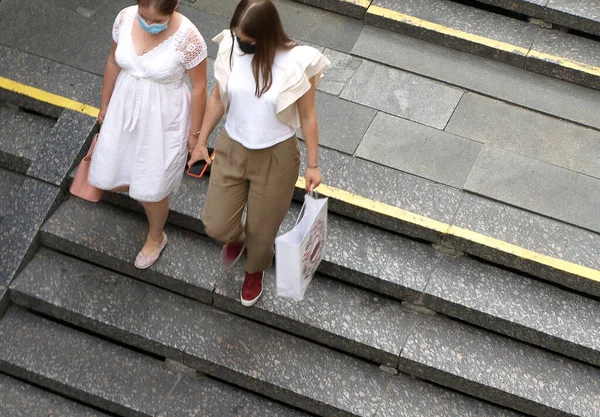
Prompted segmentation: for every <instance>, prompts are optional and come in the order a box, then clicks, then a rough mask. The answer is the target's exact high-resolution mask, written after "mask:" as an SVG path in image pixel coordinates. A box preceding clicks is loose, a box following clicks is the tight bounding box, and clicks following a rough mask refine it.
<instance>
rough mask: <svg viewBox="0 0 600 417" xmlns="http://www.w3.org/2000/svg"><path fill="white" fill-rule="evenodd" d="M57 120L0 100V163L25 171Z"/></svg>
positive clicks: (15, 169)
mask: <svg viewBox="0 0 600 417" xmlns="http://www.w3.org/2000/svg"><path fill="white" fill-rule="evenodd" d="M54 123H55V120H54V119H52V118H46V117H42V116H38V115H34V114H31V113H25V112H23V111H20V110H17V109H15V108H14V107H6V106H3V105H2V103H0V166H1V167H3V168H7V169H9V170H11V171H15V172H20V173H22V174H25V173H26V172H27V169H28V168H29V165H30V164H31V161H33V160H34V159H36V158H37V157H38V156H39V153H38V150H39V147H40V146H41V145H43V144H44V143H45V142H46V138H47V137H48V136H49V134H50V132H51V131H52V126H54Z"/></svg>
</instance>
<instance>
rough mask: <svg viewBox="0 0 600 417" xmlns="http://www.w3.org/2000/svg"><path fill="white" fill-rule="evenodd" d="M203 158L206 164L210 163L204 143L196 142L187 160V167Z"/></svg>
mask: <svg viewBox="0 0 600 417" xmlns="http://www.w3.org/2000/svg"><path fill="white" fill-rule="evenodd" d="M201 160H205V161H206V163H207V164H208V165H210V164H211V163H212V161H211V159H210V155H209V154H208V149H207V148H206V145H201V144H197V145H196V146H195V147H194V150H193V151H192V156H191V157H190V160H189V162H188V167H191V166H192V165H194V164H195V163H196V162H198V161H201Z"/></svg>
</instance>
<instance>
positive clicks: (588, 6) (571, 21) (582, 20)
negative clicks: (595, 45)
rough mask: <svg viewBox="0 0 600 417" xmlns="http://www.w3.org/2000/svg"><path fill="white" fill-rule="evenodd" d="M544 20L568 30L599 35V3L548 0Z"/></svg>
mask: <svg viewBox="0 0 600 417" xmlns="http://www.w3.org/2000/svg"><path fill="white" fill-rule="evenodd" d="M544 19H545V20H547V21H550V22H553V23H558V24H559V25H562V26H565V27H568V28H572V29H577V30H580V31H582V32H586V33H591V34H593V35H600V1H598V0H578V1H572V0H548V5H547V7H546V9H545V10H544Z"/></svg>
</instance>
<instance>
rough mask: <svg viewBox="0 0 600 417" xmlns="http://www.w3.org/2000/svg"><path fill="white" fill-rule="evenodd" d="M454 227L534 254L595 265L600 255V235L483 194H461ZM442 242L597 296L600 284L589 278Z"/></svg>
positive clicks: (485, 249) (461, 243) (475, 247)
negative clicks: (500, 201) (460, 202)
mask: <svg viewBox="0 0 600 417" xmlns="http://www.w3.org/2000/svg"><path fill="white" fill-rule="evenodd" d="M454 225H456V226H458V227H461V228H464V229H468V230H472V231H474V232H477V233H481V234H483V235H485V236H490V237H492V238H495V239H499V240H501V241H504V242H508V243H511V244H513V245H516V246H519V247H522V248H525V249H528V250H531V251H533V252H537V253H541V254H544V255H548V256H551V257H554V258H558V259H564V260H566V261H569V262H573V263H575V264H578V265H583V266H587V267H589V268H593V269H600V259H599V258H598V256H597V250H596V248H597V247H598V246H599V245H600V235H599V234H597V233H594V232H591V231H589V230H585V229H581V228H579V227H576V226H572V225H569V224H566V223H563V222H560V221H558V220H554V219H550V218H548V217H545V216H541V215H539V214H535V213H531V212H529V211H525V210H521V209H519V208H516V207H512V206H509V205H507V204H503V203H499V202H496V201H493V200H489V199H487V198H484V197H480V196H476V195H472V194H466V195H465V199H464V201H463V204H462V205H461V207H460V209H459V211H458V213H457V215H456V218H455V220H454ZM446 244H447V245H448V246H450V247H453V248H456V249H458V250H461V251H464V252H468V253H470V254H473V255H475V256H478V257H480V258H483V259H486V260H489V261H492V262H494V263H496V264H500V265H503V266H507V267H509V268H513V269H517V270H519V271H523V272H526V273H529V274H532V275H534V276H536V277H541V278H543V279H546V280H548V281H552V282H555V283H557V284H559V285H561V286H563V287H569V288H573V289H576V290H578V291H580V292H583V293H588V294H592V295H595V296H600V286H599V285H598V283H597V282H595V281H593V280H590V279H587V278H581V277H579V276H577V275H572V274H569V273H566V272H562V271H559V270H556V269H553V268H550V267H545V266H543V265H541V264H539V263H537V262H534V261H528V260H525V259H523V258H520V257H516V256H513V255H510V254H508V253H506V252H501V251H497V250H495V249H493V248H490V247H487V246H480V245H478V244H476V243H473V242H470V241H467V240H464V239H457V238H453V237H447V238H446Z"/></svg>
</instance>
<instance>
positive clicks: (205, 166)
mask: <svg viewBox="0 0 600 417" xmlns="http://www.w3.org/2000/svg"><path fill="white" fill-rule="evenodd" d="M210 160H211V161H214V160H215V151H213V153H212V154H210ZM208 167H209V165H208V164H206V165H204V169H203V170H202V172H201V173H200V175H196V174H193V173H191V172H190V167H188V169H187V174H188V175H189V176H190V177H194V178H202V176H203V175H204V173H205V172H206V170H207V169H208Z"/></svg>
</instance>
